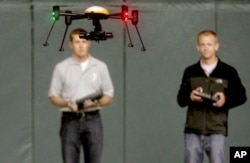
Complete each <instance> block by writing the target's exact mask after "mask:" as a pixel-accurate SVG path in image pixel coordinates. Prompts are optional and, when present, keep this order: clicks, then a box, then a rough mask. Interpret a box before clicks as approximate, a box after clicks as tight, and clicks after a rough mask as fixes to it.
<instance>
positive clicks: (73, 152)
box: [49, 28, 114, 163]
mask: <svg viewBox="0 0 250 163" xmlns="http://www.w3.org/2000/svg"><path fill="white" fill-rule="evenodd" d="M81 32H86V31H85V30H84V29H80V28H79V29H75V30H73V31H72V32H71V33H70V48H71V49H72V51H73V55H72V56H71V57H69V58H67V59H65V60H63V61H61V62H60V63H58V64H57V65H56V66H55V68H54V72H53V75H52V79H51V85H50V89H49V101H50V103H51V104H53V105H54V106H57V107H59V108H60V111H61V112H62V120H61V129H60V137H61V145H62V156H63V162H64V163H79V160H80V149H81V146H83V149H84V162H85V163H100V162H101V155H102V145H103V128H102V121H101V116H100V113H99V110H100V109H102V107H104V106H106V105H109V104H111V103H112V100H113V94H114V88H113V84H112V80H111V78H110V74H109V71H108V67H107V65H106V64H105V63H104V62H102V61H100V60H98V59H96V58H94V57H92V56H91V55H90V54H89V52H88V50H89V47H90V41H89V40H86V39H81V38H79V34H80V33H81ZM92 93H95V94H99V95H101V97H100V98H99V99H95V100H91V99H88V100H85V101H84V102H83V103H82V106H84V108H83V111H82V108H79V104H78V103H77V100H78V99H81V98H83V97H85V96H88V95H89V94H92ZM80 109H81V111H80Z"/></svg>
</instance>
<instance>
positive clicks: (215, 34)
mask: <svg viewBox="0 0 250 163" xmlns="http://www.w3.org/2000/svg"><path fill="white" fill-rule="evenodd" d="M209 35H210V36H214V38H215V39H216V41H217V42H218V35H217V33H216V32H215V31H213V30H203V31H201V32H199V33H198V35H197V43H199V38H200V37H201V36H209Z"/></svg>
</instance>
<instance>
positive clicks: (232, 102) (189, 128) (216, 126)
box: [177, 60, 247, 135]
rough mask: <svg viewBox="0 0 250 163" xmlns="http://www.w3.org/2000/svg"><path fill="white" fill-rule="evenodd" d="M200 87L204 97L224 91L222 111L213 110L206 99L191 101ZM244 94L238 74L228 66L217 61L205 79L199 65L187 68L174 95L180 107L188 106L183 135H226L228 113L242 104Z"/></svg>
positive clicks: (219, 109)
mask: <svg viewBox="0 0 250 163" xmlns="http://www.w3.org/2000/svg"><path fill="white" fill-rule="evenodd" d="M199 86H201V87H202V88H203V91H204V92H206V93H208V94H211V95H212V94H214V93H216V92H224V94H225V96H226V102H225V104H224V105H223V107H222V108H216V107H214V106H213V105H212V102H211V101H210V100H204V101H203V102H193V101H191V99H190V93H191V91H192V90H193V89H195V87H199ZM246 99H247V98H246V91H245V88H244V86H243V85H242V83H241V80H240V78H239V75H238V73H237V71H236V69H235V68H233V67H232V66H230V65H228V64H226V63H224V62H222V61H220V60H219V61H218V64H217V66H216V68H215V69H214V70H213V72H212V73H211V74H210V76H209V77H207V76H206V74H205V73H204V71H203V69H202V68H201V65H200V62H198V63H196V64H194V65H191V66H189V67H187V68H186V69H185V71H184V75H183V78H182V83H181V86H180V89H179V92H178V95H177V101H178V104H179V105H180V106H181V107H185V106H188V110H187V116H186V124H185V130H184V132H185V133H196V134H204V135H210V134H224V135H227V134H228V131H227V129H228V122H227V121H228V111H229V109H230V108H233V107H236V106H239V105H241V104H243V103H244V102H245V101H246Z"/></svg>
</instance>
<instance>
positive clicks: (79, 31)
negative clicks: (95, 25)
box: [69, 28, 87, 42]
mask: <svg viewBox="0 0 250 163" xmlns="http://www.w3.org/2000/svg"><path fill="white" fill-rule="evenodd" d="M80 33H87V31H86V30H85V29H82V28H76V29H74V30H72V31H71V33H70V35H69V40H70V42H72V40H73V35H79V34H80Z"/></svg>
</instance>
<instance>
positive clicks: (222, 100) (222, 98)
mask: <svg viewBox="0 0 250 163" xmlns="http://www.w3.org/2000/svg"><path fill="white" fill-rule="evenodd" d="M214 96H216V97H218V98H219V100H218V101H216V102H214V103H213V106H214V107H218V108H221V107H222V106H223V105H224V104H225V102H226V97H225V95H224V93H222V92H216V93H215V94H214Z"/></svg>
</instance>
